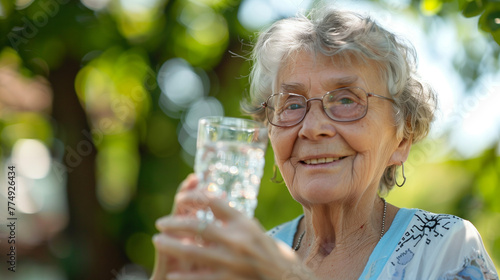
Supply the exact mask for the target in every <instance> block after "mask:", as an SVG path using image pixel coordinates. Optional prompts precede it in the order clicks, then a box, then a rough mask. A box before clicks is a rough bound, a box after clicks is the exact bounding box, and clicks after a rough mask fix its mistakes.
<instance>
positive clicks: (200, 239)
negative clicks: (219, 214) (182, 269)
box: [195, 220, 208, 245]
mask: <svg viewBox="0 0 500 280" xmlns="http://www.w3.org/2000/svg"><path fill="white" fill-rule="evenodd" d="M207 227H208V221H207V220H201V221H200V222H199V223H198V228H197V229H196V236H195V241H196V244H198V245H201V244H202V243H203V237H202V235H203V232H204V231H205V229H206V228H207Z"/></svg>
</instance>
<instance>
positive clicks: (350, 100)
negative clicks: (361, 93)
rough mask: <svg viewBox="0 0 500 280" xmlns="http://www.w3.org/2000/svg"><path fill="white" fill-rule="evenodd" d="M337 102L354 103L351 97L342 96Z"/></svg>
mask: <svg viewBox="0 0 500 280" xmlns="http://www.w3.org/2000/svg"><path fill="white" fill-rule="evenodd" d="M339 103H340V104H343V105H346V104H352V103H354V100H352V99H351V98H347V97H344V98H341V99H340V100H339Z"/></svg>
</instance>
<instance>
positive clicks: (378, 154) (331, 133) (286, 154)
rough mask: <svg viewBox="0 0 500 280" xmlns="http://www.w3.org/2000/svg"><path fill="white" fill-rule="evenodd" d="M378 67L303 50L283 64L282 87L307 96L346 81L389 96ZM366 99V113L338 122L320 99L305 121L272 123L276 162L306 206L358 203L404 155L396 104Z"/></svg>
mask: <svg viewBox="0 0 500 280" xmlns="http://www.w3.org/2000/svg"><path fill="white" fill-rule="evenodd" d="M375 69H376V68H375V67H374V66H373V65H371V64H369V63H368V64H351V65H350V66H348V67H343V68H340V67H338V66H336V65H335V64H334V61H333V60H332V59H331V58H330V57H326V56H324V55H316V56H312V55H310V54H309V53H307V52H301V53H299V54H298V55H297V56H294V57H293V58H292V59H290V63H288V64H287V65H285V66H284V67H283V68H282V69H281V71H280V75H279V77H278V84H277V85H278V87H279V91H280V92H293V93H296V94H301V95H304V96H305V97H306V98H308V99H309V98H313V97H322V96H323V95H324V94H325V93H326V92H328V91H332V90H334V89H337V88H340V87H347V86H354V87H361V88H363V89H365V90H366V92H372V93H375V94H379V95H383V96H387V97H390V96H389V94H388V91H387V87H386V85H385V81H382V80H381V79H380V78H378V77H379V75H378V74H377V72H376V70H375ZM368 103H369V107H368V112H367V114H366V116H365V117H364V118H362V119H360V120H357V121H353V122H336V121H333V120H331V119H330V118H328V116H327V115H326V114H325V113H324V111H323V109H322V105H321V102H320V101H311V102H309V106H310V110H309V111H308V113H307V114H306V116H305V118H304V120H303V121H302V122H301V123H299V124H297V125H296V126H293V127H288V128H280V127H275V126H271V127H270V132H269V134H270V139H271V145H272V146H273V150H274V153H275V161H276V164H277V165H278V167H279V168H280V171H281V173H282V176H283V178H284V180H285V183H286V185H287V187H288V189H289V191H290V193H291V194H292V196H293V197H294V198H295V199H296V200H297V201H298V202H300V203H301V204H302V205H304V206H306V205H314V204H328V203H331V202H334V201H338V200H351V201H353V202H355V201H358V200H359V199H360V198H361V197H362V196H364V195H374V194H376V192H377V190H378V185H379V181H380V178H381V176H382V174H383V172H384V170H385V168H386V167H387V166H389V165H392V164H396V163H399V161H400V160H403V161H404V160H405V158H406V156H405V157H404V158H402V157H401V155H400V154H401V153H400V150H401V148H400V146H401V145H400V142H401V141H398V140H397V139H396V127H395V124H394V117H393V114H394V113H393V109H392V103H391V102H389V101H387V100H384V99H381V98H376V97H370V98H369V101H368ZM398 147H399V148H398ZM407 152H408V151H407Z"/></svg>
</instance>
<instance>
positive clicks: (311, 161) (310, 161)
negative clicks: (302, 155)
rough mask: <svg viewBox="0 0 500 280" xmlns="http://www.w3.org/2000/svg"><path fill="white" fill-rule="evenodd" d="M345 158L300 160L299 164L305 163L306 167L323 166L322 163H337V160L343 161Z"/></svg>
mask: <svg viewBox="0 0 500 280" xmlns="http://www.w3.org/2000/svg"><path fill="white" fill-rule="evenodd" d="M346 157H347V156H345V157H337V158H333V157H326V158H312V159H306V160H302V161H301V162H302V163H305V164H307V165H315V164H324V163H330V162H334V161H338V160H341V159H344V158H346Z"/></svg>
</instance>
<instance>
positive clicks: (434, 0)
mask: <svg viewBox="0 0 500 280" xmlns="http://www.w3.org/2000/svg"><path fill="white" fill-rule="evenodd" d="M442 7H443V1H442V0H422V1H421V2H420V10H421V11H422V12H423V13H424V14H425V15H435V14H437V13H439V11H441V8H442Z"/></svg>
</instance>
